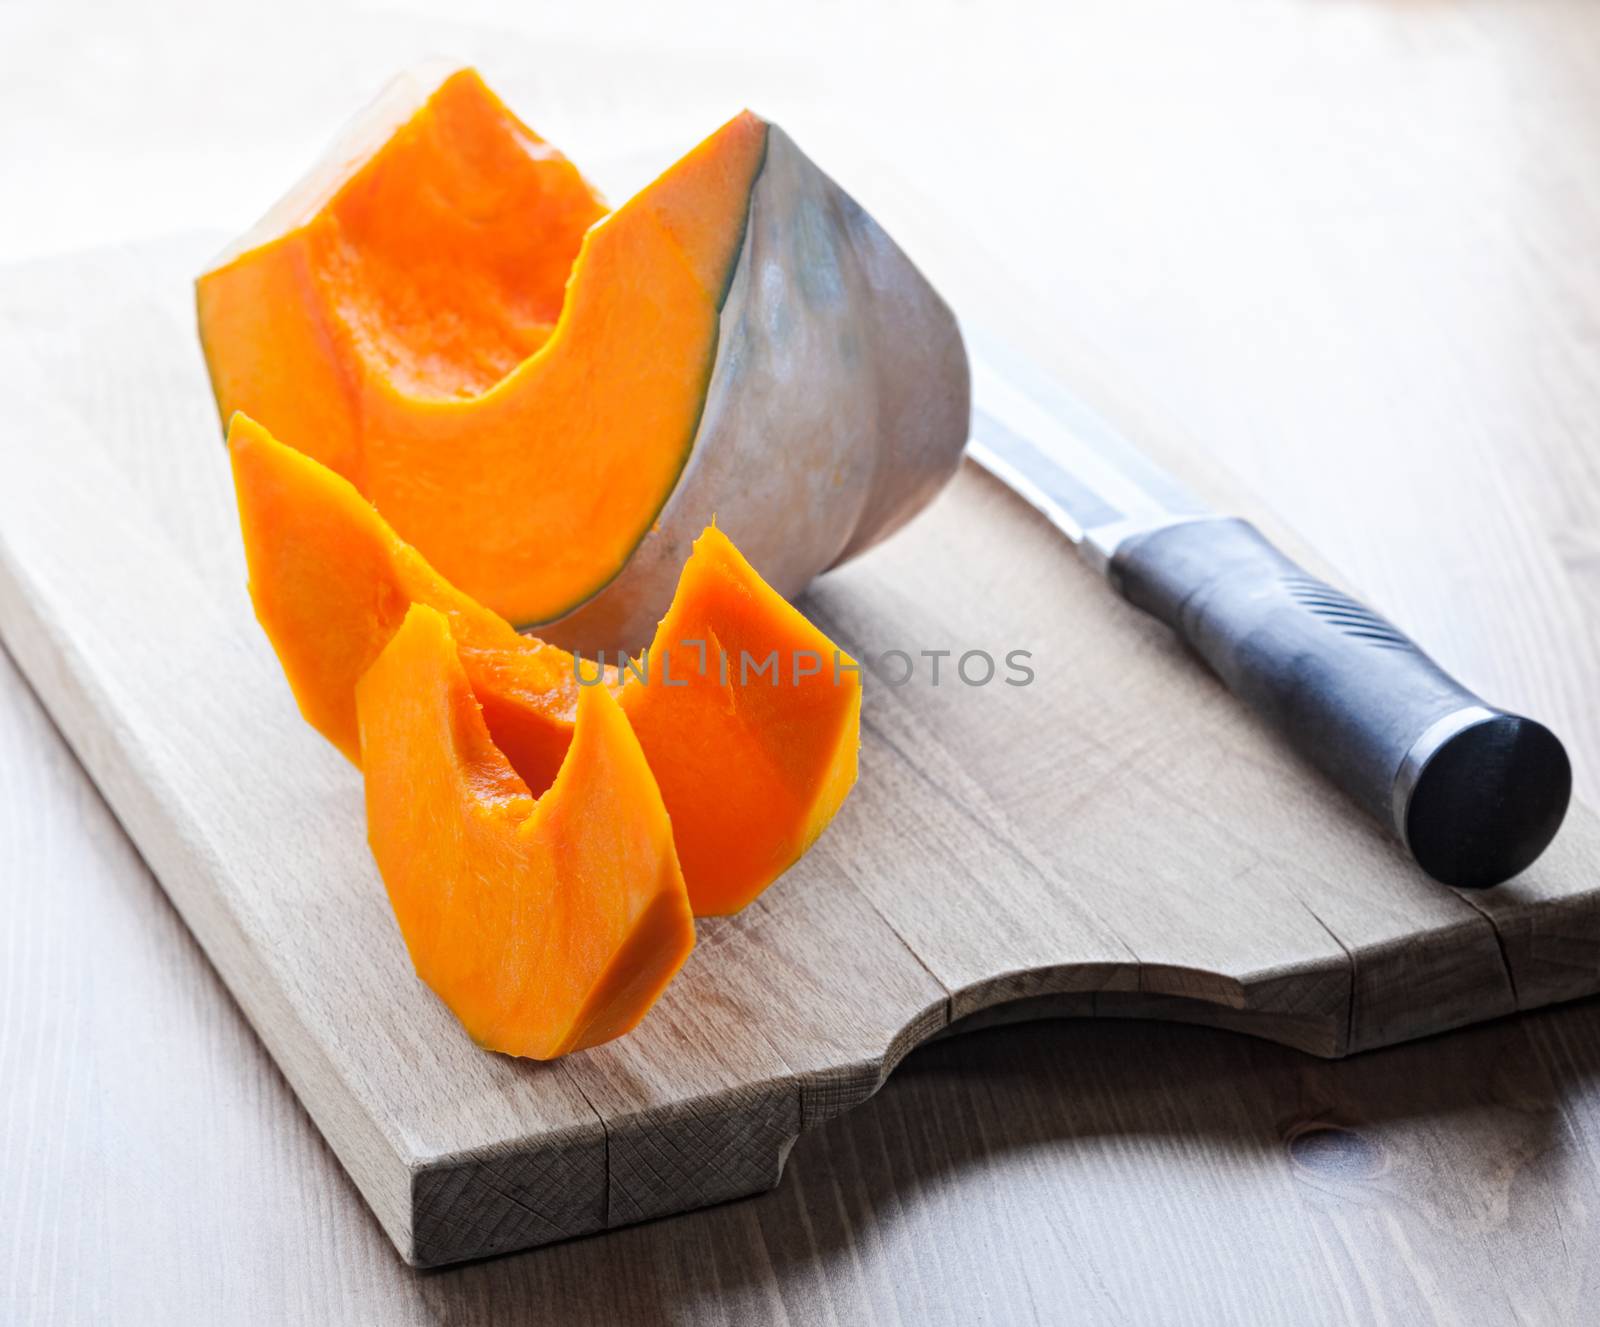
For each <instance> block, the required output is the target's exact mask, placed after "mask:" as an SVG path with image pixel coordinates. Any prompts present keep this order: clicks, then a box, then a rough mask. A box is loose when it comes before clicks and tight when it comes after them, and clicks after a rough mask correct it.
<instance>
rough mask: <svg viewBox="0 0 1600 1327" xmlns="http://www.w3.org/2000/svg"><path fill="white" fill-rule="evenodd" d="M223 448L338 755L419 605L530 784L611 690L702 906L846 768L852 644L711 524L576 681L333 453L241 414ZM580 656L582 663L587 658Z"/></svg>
mask: <svg viewBox="0 0 1600 1327" xmlns="http://www.w3.org/2000/svg"><path fill="white" fill-rule="evenodd" d="M229 450H230V455H231V457H232V461H233V474H234V485H235V490H236V493H237V496H238V501H239V517H240V524H241V528H242V531H243V535H244V546H245V556H246V561H247V563H248V566H249V572H250V595H251V599H252V601H253V603H254V605H255V610H256V616H257V618H258V619H259V620H260V622H261V625H262V626H263V628H265V630H266V633H267V635H268V637H269V639H270V640H271V641H272V644H273V647H274V649H275V650H276V651H277V653H278V658H279V660H280V661H281V662H282V664H283V669H284V672H285V674H286V675H287V677H288V679H289V685H290V687H291V689H292V690H293V692H294V695H295V699H296V700H297V702H298V703H299V706H300V710H301V713H302V714H303V715H304V716H305V717H306V719H307V721H308V722H310V723H311V724H312V726H313V727H315V728H316V729H317V730H318V731H319V732H321V733H322V734H323V735H324V736H325V737H327V738H328V739H329V740H330V741H331V742H333V743H334V744H335V745H336V746H338V747H339V749H340V750H341V751H343V752H344V753H345V754H346V755H347V756H349V757H350V758H351V759H352V760H359V759H360V745H359V736H358V726H357V719H356V710H355V700H354V696H355V689H356V684H357V681H358V679H360V677H361V676H362V674H363V673H364V672H366V670H367V669H368V667H370V666H371V664H372V662H373V660H375V659H376V658H377V657H378V655H379V654H380V653H381V652H382V650H383V648H384V646H385V645H386V644H387V642H388V641H389V638H390V637H391V636H392V635H393V633H394V632H395V630H396V629H397V628H398V627H399V625H400V623H401V621H402V620H403V619H404V618H405V616H406V613H407V610H408V609H409V607H410V605H411V604H412V603H413V602H417V603H423V604H427V605H429V606H431V607H433V608H435V609H437V610H438V611H439V612H441V613H442V614H444V616H445V617H446V618H447V619H448V621H449V624H450V630H451V632H452V635H453V637H454V639H455V642H456V647H457V649H458V651H459V654H460V658H461V664H462V668H463V670H464V672H465V675H466V676H467V678H468V680H469V682H470V685H471V687H472V689H473V692H474V694H475V695H476V696H477V698H478V701H479V703H480V704H481V705H482V709H483V717H484V720H485V722H486V725H487V729H488V731H489V732H490V733H491V734H492V736H493V740H494V742H495V744H496V745H497V747H498V748H499V749H500V750H501V751H502V752H504V754H505V756H506V758H507V760H508V761H509V763H510V764H511V766H512V767H513V768H514V769H515V770H516V771H517V773H518V775H519V776H520V777H521V778H522V779H523V780H524V781H525V783H526V784H527V785H528V786H529V787H531V788H533V789H535V790H538V789H541V788H543V787H545V786H546V785H547V784H548V783H549V782H550V780H551V779H552V778H554V777H555V775H556V771H557V769H558V768H559V767H560V766H561V761H562V759H563V757H564V756H565V753H566V751H567V747H568V744H569V743H570V742H571V740H572V733H573V724H574V720H575V717H576V715H577V713H578V707H579V704H580V701H581V697H582V696H583V695H584V694H585V693H587V692H589V691H595V690H610V691H612V692H614V693H615V695H616V697H617V699H618V701H619V703H620V706H621V709H622V711H623V713H624V714H625V715H626V716H627V718H628V720H629V721H630V723H631V724H632V725H633V729H634V731H635V732H636V733H637V734H638V737H639V742H640V744H641V746H642V747H643V749H644V752H645V756H646V758H647V760H648V761H649V764H650V767H651V769H652V771H653V772H654V774H655V777H656V780H657V782H658V784H659V785H660V788H661V795H662V797H663V800H664V801H665V804H666V806H667V810H668V812H669V813H670V814H671V817H672V824H673V832H674V836H675V839H676V842H677V848H678V855H679V858H680V860H681V862H682V863H683V870H684V876H685V880H686V881H687V884H688V889H689V896H690V900H691V902H692V904H693V906H694V910H695V912H696V913H697V914H699V915H702V916H703V915H711V914H718V913H725V912H732V911H736V910H737V909H739V908H741V907H743V906H744V905H745V904H746V903H748V902H749V901H750V900H751V899H752V898H754V897H755V896H756V895H757V894H759V893H760V892H761V890H763V889H764V888H766V886H767V885H768V884H770V883H771V882H772V881H773V880H774V879H776V878H777V877H778V876H779V875H780V874H782V872H783V871H784V870H785V869H786V868H787V867H788V866H790V865H791V864H792V863H793V862H794V861H795V860H796V859H797V858H798V857H799V856H800V855H801V854H802V853H803V852H804V851H805V850H806V848H807V847H809V846H810V844H811V842H812V841H814V839H815V838H816V836H817V834H819V833H820V832H821V830H822V828H823V827H824V826H826V824H827V823H828V821H829V820H830V819H831V818H832V816H833V814H834V813H835V812H836V811H837V810H838V808H839V806H840V804H841V803H842V802H843V801H844V798H845V796H846V794H847V793H848V792H849V790H850V787H851V785H852V784H853V783H854V781H855V775H856V752H857V743H858V734H859V722H860V705H861V692H860V684H859V679H858V677H857V675H856V674H855V673H854V672H853V671H852V669H853V664H852V662H851V660H850V659H849V657H848V656H847V655H842V654H841V655H839V656H838V658H837V662H836V659H835V647H834V646H833V644H832V642H831V641H830V640H829V639H828V638H827V637H826V636H825V635H824V634H823V633H822V632H820V631H818V630H817V629H816V628H815V627H814V626H812V625H811V624H810V623H809V622H808V621H806V619H805V617H804V616H803V615H802V614H801V613H799V612H798V611H797V610H795V609H794V608H793V607H792V606H791V605H789V604H788V603H787V602H786V601H785V600H784V599H783V598H782V597H781V596H780V595H778V594H776V593H775V592H774V591H773V590H772V589H770V588H769V587H768V586H767V585H766V584H765V583H764V582H763V581H762V580H761V578H760V577H759V576H758V575H757V574H756V573H755V571H754V569H753V568H751V567H750V565H749V564H748V563H747V562H746V561H745V560H744V559H743V558H742V557H741V556H740V555H739V553H738V550H737V549H735V548H734V547H733V545H732V544H731V543H730V542H729V541H728V540H727V539H726V538H725V537H724V536H723V535H721V534H720V533H719V532H718V531H716V530H714V529H712V530H707V531H706V532H705V533H704V534H703V535H702V536H701V538H700V539H699V540H698V541H697V542H696V544H695V547H694V552H693V554H692V555H691V557H690V558H689V561H688V562H687V563H686V564H685V566H684V569H683V573H682V575H681V577H680V579H679V583H678V589H677V593H676V595H675V596H674V598H673V602H672V606H671V608H670V609H669V611H668V613H667V616H666V617H665V618H664V619H663V620H662V622H661V625H660V627H659V628H658V629H657V632H656V638H655V642H654V643H653V644H652V645H651V647H650V648H649V650H648V651H646V653H645V655H644V659H643V662H642V663H641V665H639V666H638V667H637V668H636V670H634V671H624V673H623V675H622V676H621V677H619V676H618V674H617V672H616V670H608V673H607V677H606V686H605V687H600V686H593V687H585V686H580V685H579V682H578V679H577V674H576V672H575V670H574V660H573V658H572V656H571V655H570V654H568V653H567V652H566V651H564V650H561V649H558V648H556V647H555V646H552V645H548V644H546V643H544V642H541V641H538V640H535V639H533V638H530V637H527V636H522V635H519V634H518V633H517V632H516V631H514V630H513V629H512V628H511V626H510V625H509V624H508V623H507V622H506V621H505V620H504V619H503V618H501V617H499V616H498V615H496V614H495V613H492V612H490V611H489V610H488V609H486V608H484V607H483V606H482V605H481V604H479V603H477V602H476V601H475V600H473V599H472V598H471V597H470V596H468V595H466V594H463V593H462V592H461V591H460V590H458V589H456V588H455V587H454V586H452V585H451V584H450V583H449V582H448V581H447V580H446V579H444V578H443V577H442V576H440V575H439V574H438V573H437V572H435V571H434V570H433V569H432V568H431V567H430V566H429V565H428V563H427V562H426V561H425V560H424V559H423V558H422V557H421V555H420V554H419V553H418V552H417V551H416V550H415V549H413V548H411V547H409V546H408V545H407V544H406V543H405V542H404V541H403V540H402V539H401V538H400V537H399V536H398V535H397V534H396V533H395V532H394V531H393V530H392V529H390V528H389V526H388V524H387V523H386V522H385V521H384V519H383V517H382V516H380V515H379V514H378V512H377V511H375V510H374V509H373V507H372V506H371V504H369V503H368V502H366V501H365V500H364V499H363V498H362V497H361V495H360V494H359V493H357V492H356V490H355V489H354V488H353V487H352V486H351V485H350V484H349V483H347V482H346V481H345V480H343V479H341V478H340V477H339V476H338V475H335V474H334V473H333V472H332V471H330V470H329V469H328V468H327V467H325V466H323V465H321V464H319V463H318V462H316V461H314V460H312V459H311V458H310V457H308V456H304V455H302V454H300V453H299V452H297V451H295V450H294V449H293V448H291V447H288V446H286V445H285V444H283V443H280V442H278V441H276V440H275V439H274V438H273V437H272V435H271V434H269V433H268V432H267V431H266V430H265V429H263V428H262V427H261V426H260V425H258V424H256V423H255V422H254V421H252V420H250V419H248V418H246V417H244V416H242V415H241V416H236V417H235V419H234V421H233V424H232V427H231V429H230V430H229ZM699 642H703V644H700V643H699ZM719 650H720V651H721V653H720V654H719ZM774 654H775V655H776V662H775V664H774V665H773V666H772V667H771V668H768V669H766V670H764V671H762V672H760V673H758V672H757V671H756V670H757V669H758V668H760V667H761V665H763V664H764V663H765V662H766V660H767V658H768V656H769V655H774ZM746 655H748V656H749V658H748V664H747V666H744V667H741V666H742V665H746V660H745V656H746ZM724 658H725V659H726V660H727V668H726V670H725V671H726V676H724V668H723V666H722V660H723V659H724ZM813 662H815V671H812V669H813ZM797 663H798V664H799V668H798V670H797V669H796V667H795V665H796V664H797ZM702 665H703V666H702ZM583 669H584V677H585V678H590V679H592V678H593V677H594V676H595V675H596V671H597V670H596V666H595V664H594V663H593V661H590V662H588V663H586V664H584V665H583ZM797 671H798V672H799V673H800V674H801V675H800V676H798V677H797V676H796V672H797ZM639 674H643V675H644V678H643V680H641V679H640V677H639Z"/></svg>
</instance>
